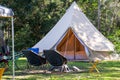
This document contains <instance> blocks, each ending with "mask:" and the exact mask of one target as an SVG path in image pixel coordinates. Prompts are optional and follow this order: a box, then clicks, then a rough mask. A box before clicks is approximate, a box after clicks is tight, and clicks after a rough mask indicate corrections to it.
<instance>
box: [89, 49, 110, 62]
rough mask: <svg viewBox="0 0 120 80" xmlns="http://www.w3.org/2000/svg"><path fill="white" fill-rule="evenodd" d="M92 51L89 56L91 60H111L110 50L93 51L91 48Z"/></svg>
mask: <svg viewBox="0 0 120 80" xmlns="http://www.w3.org/2000/svg"><path fill="white" fill-rule="evenodd" d="M89 51H90V56H89V60H91V61H95V60H110V59H111V57H110V53H111V52H110V51H109V52H108V51H93V50H91V49H89Z"/></svg>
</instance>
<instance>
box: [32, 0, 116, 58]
mask: <svg viewBox="0 0 120 80" xmlns="http://www.w3.org/2000/svg"><path fill="white" fill-rule="evenodd" d="M33 48H39V52H43V50H49V49H55V50H57V51H59V52H60V53H61V54H62V55H63V56H64V57H66V58H67V59H68V60H88V59H90V58H91V59H93V60H94V59H106V58H109V57H108V54H109V53H110V52H112V51H114V45H113V44H112V43H111V42H110V41H109V40H108V39H107V38H105V37H104V36H103V35H102V34H101V33H100V32H99V31H98V30H97V29H96V28H95V27H94V25H93V24H92V23H91V22H90V21H89V20H88V18H87V17H86V16H85V14H84V13H83V12H82V11H81V9H80V8H79V7H78V5H77V4H76V2H73V3H72V5H71V6H70V7H69V8H68V10H67V11H66V13H65V14H64V15H63V17H62V18H61V19H60V20H59V21H58V22H57V24H56V25H55V26H54V27H53V28H52V29H51V30H50V31H49V32H48V33H47V35H46V36H45V37H44V38H43V39H41V40H40V41H39V42H38V43H37V44H35V45H34V46H33Z"/></svg>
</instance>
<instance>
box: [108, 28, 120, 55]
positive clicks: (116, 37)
mask: <svg viewBox="0 0 120 80" xmlns="http://www.w3.org/2000/svg"><path fill="white" fill-rule="evenodd" d="M108 38H109V39H110V40H111V41H112V42H113V43H114V45H115V50H116V52H117V53H119V54H120V29H118V30H116V31H115V32H114V33H113V34H112V35H109V36H108Z"/></svg>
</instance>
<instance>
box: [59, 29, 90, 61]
mask: <svg viewBox="0 0 120 80" xmlns="http://www.w3.org/2000/svg"><path fill="white" fill-rule="evenodd" d="M57 50H58V51H59V52H60V53H61V54H62V55H63V56H64V57H66V58H67V59H68V60H86V59H88V58H87V55H86V53H85V49H84V46H83V45H82V44H81V43H80V42H79V40H78V39H77V38H76V36H75V35H74V33H73V31H72V29H71V28H69V29H68V30H67V33H66V35H65V36H64V38H63V39H62V40H61V42H60V43H59V44H58V45H57Z"/></svg>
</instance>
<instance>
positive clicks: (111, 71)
mask: <svg viewBox="0 0 120 80" xmlns="http://www.w3.org/2000/svg"><path fill="white" fill-rule="evenodd" d="M16 63H17V65H19V66H18V68H17V67H15V71H16V73H15V75H16V76H15V79H16V80H120V61H103V62H100V63H99V64H98V65H97V68H98V69H99V71H100V73H97V72H96V71H94V72H93V73H89V69H90V67H91V64H90V63H88V62H79V61H77V62H68V66H69V67H70V69H71V68H72V66H77V67H78V68H80V69H81V70H85V71H83V72H69V73H61V72H53V73H44V72H35V73H28V72H30V71H31V72H32V71H40V70H48V69H49V67H50V65H47V66H44V67H34V66H28V65H27V61H26V59H25V58H20V59H19V60H17V61H16ZM2 78H3V79H2V80H12V63H11V62H9V68H8V69H7V70H6V71H5V73H4V75H3V77H2Z"/></svg>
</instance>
